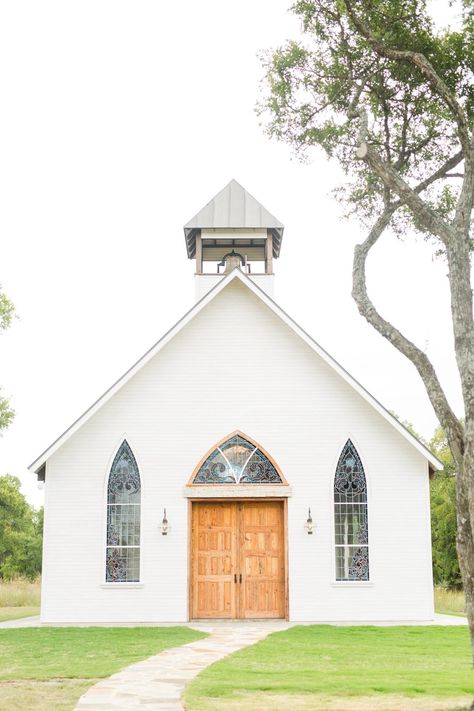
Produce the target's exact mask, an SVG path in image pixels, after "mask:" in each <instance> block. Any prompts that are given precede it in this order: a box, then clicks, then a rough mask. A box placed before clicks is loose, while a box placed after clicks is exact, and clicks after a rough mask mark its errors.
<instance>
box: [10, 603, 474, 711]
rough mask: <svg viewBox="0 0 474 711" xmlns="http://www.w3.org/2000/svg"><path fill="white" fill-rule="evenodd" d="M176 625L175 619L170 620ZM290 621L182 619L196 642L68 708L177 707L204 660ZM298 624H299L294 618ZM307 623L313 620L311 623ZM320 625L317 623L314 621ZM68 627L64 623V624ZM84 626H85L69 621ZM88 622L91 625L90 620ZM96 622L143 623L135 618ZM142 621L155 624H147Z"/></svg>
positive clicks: (156, 710) (29, 621)
mask: <svg viewBox="0 0 474 711" xmlns="http://www.w3.org/2000/svg"><path fill="white" fill-rule="evenodd" d="M175 624H176V623H175ZM293 624H298V623H290V622H285V621H284V620H268V621H259V622H253V621H250V620H249V621H247V622H239V621H235V622H233V621H227V622H225V621H216V622H202V623H188V624H187V626H189V627H192V628H193V629H197V630H202V631H203V632H207V633H208V635H209V636H208V637H206V638H205V639H202V640H199V641H197V642H191V643H190V644H186V645H183V646H182V647H174V648H172V649H167V650H165V651H164V652H161V654H157V655H155V656H153V657H149V658H148V659H145V660H143V661H141V662H138V663H137V664H132V665H131V666H129V667H126V668H125V669H123V670H122V671H120V672H118V673H117V674H113V675H112V676H110V677H108V678H107V679H103V680H102V681H100V682H99V683H98V684H95V685H94V686H92V687H91V688H90V689H89V690H88V691H87V692H86V693H85V694H84V695H83V696H81V698H80V699H79V702H78V703H77V705H76V707H75V709H74V711H120V710H122V711H124V709H130V711H133V709H142V710H143V709H147V710H148V709H149V710H150V711H183V708H184V707H183V705H182V703H181V695H182V693H183V690H184V687H185V685H186V684H187V683H188V682H189V681H190V680H191V679H193V678H194V677H195V676H197V674H199V672H201V671H202V670H203V669H204V668H205V667H207V666H208V665H209V664H213V662H216V661H217V660H219V659H222V658H223V657H225V656H226V655H228V654H231V653H232V652H236V651H237V650H238V649H242V648H243V647H246V646H247V645H250V644H254V643H255V642H258V641H259V640H261V639H263V638H264V637H266V636H267V635H268V634H270V632H276V631H279V630H285V629H287V628H288V627H291V626H293ZM300 624H301V623H300ZM303 624H311V623H303ZM312 624H318V623H317V622H316V623H312ZM319 624H321V623H319ZM323 624H333V625H337V626H351V625H374V626H383V627H385V626H387V627H388V626H393V625H450V626H451V625H456V626H457V625H466V624H467V620H466V618H465V617H454V616H451V615H439V614H435V616H434V619H433V620H429V621H425V622H402V621H398V622H383V621H380V622H325V623H323ZM39 626H40V620H39V617H26V618H23V619H19V620H9V621H8V622H2V623H0V628H13V627H39ZM68 626H69V625H68ZM72 626H81V627H87V626H89V625H85V624H84V625H72ZM93 626H96V625H95V624H94V625H93ZM97 626H104V627H110V626H127V627H135V626H145V625H139V624H137V623H130V624H127V625H125V624H123V625H110V624H103V625H97ZM146 626H160V625H151V624H148V625H146Z"/></svg>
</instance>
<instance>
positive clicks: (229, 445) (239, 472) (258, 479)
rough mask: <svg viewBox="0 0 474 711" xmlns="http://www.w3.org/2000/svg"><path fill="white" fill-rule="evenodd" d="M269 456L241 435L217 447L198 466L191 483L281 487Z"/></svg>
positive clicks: (278, 475)
mask: <svg viewBox="0 0 474 711" xmlns="http://www.w3.org/2000/svg"><path fill="white" fill-rule="evenodd" d="M282 483H283V481H282V478H281V476H280V474H279V473H278V472H277V470H276V468H275V466H274V465H273V464H272V462H271V461H270V460H269V459H268V457H267V456H266V455H265V454H264V453H263V452H262V451H261V450H260V449H259V448H258V447H257V446H256V445H255V444H253V443H252V442H249V441H248V440H247V439H245V437H243V436H242V435H240V434H237V435H234V436H233V437H230V438H229V439H228V440H226V441H225V442H223V443H222V444H220V445H219V446H218V447H216V449H215V450H214V451H213V452H212V453H211V454H210V455H209V456H208V457H207V459H206V460H205V462H204V463H203V464H202V465H201V466H200V467H199V469H198V471H197V473H196V475H195V477H194V479H193V484H282Z"/></svg>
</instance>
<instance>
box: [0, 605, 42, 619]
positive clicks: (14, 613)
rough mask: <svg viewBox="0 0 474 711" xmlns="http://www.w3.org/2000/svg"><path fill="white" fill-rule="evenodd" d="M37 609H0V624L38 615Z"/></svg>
mask: <svg viewBox="0 0 474 711" xmlns="http://www.w3.org/2000/svg"><path fill="white" fill-rule="evenodd" d="M39 613H40V609H39V607H0V622H6V621H7V620H19V619H20V618H21V617H32V616H33V615H39Z"/></svg>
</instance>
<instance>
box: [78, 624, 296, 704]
mask: <svg viewBox="0 0 474 711" xmlns="http://www.w3.org/2000/svg"><path fill="white" fill-rule="evenodd" d="M189 626H190V627H193V628H194V629H199V630H202V631H203V632H207V633H208V634H209V636H208V637H206V638H205V639H201V640H198V641H197V642H191V643H190V644H185V645H183V646H182V647H174V648H172V649H167V650H165V651H164V652H161V654H157V655H156V656H154V657H149V658H148V659H145V660H144V661H142V662H138V663H137V664H132V665H131V666H129V667H126V668H125V669H123V670H122V671H120V672H118V673H117V674H113V675H112V676H110V677H108V678H107V679H103V680H102V681H99V683H98V684H95V686H92V687H91V688H90V689H89V690H88V691H86V693H85V694H84V695H83V696H81V698H80V699H79V702H78V703H77V705H76V707H75V709H74V711H86V710H87V711H119V710H120V709H121V710H122V711H123V710H124V709H130V711H132V710H133V709H142V710H143V709H147V710H148V709H150V711H152V710H153V711H155V710H156V711H183V709H184V707H183V705H182V703H181V695H182V693H183V689H184V687H185V685H186V684H187V683H188V682H189V681H190V680H191V679H193V678H194V677H195V676H197V674H199V672H200V671H202V670H203V669H204V668H205V667H207V666H208V665H209V664H213V662H216V661H217V660H218V659H222V657H225V656H226V655H227V654H232V652H236V651H237V650H238V649H242V647H246V646H248V645H249V644H254V643H255V642H258V641H259V640H260V639H263V638H264V637H266V636H267V635H268V634H270V632H275V631H277V630H283V629H287V627H289V626H290V625H289V623H284V622H279V621H275V622H273V621H272V622H259V623H255V624H250V625H249V624H246V623H244V624H238V623H229V624H219V625H215V624H210V623H203V624H190V625H189Z"/></svg>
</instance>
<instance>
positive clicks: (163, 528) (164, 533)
mask: <svg viewBox="0 0 474 711" xmlns="http://www.w3.org/2000/svg"><path fill="white" fill-rule="evenodd" d="M159 528H160V531H161V535H162V536H167V535H168V531H169V530H170V525H169V523H168V519H167V518H166V509H163V521H162V522H161V523H160V526H159Z"/></svg>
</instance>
